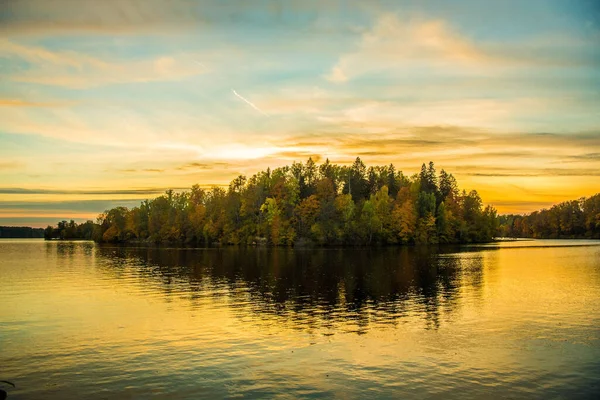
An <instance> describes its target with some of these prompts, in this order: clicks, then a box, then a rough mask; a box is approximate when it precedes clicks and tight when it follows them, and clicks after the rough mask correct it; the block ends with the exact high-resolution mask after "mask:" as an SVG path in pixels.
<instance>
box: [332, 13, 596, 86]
mask: <svg viewBox="0 0 600 400" xmlns="http://www.w3.org/2000/svg"><path fill="white" fill-rule="evenodd" d="M496 40H497V39H496ZM597 56H598V50H597V45H596V43H594V40H589V39H584V38H581V37H578V36H575V35H572V34H571V33H570V32H569V33H566V34H561V35H536V36H531V37H524V38H521V39H520V40H519V42H518V43H509V42H508V43H507V42H502V41H498V40H497V41H492V40H490V39H488V40H487V41H485V40H480V39H479V40H476V39H475V38H471V37H469V36H467V35H465V34H463V33H461V32H459V31H458V30H457V29H455V28H454V27H453V26H452V25H451V24H450V23H448V22H447V21H445V20H441V19H426V18H400V17H399V14H394V13H384V14H381V15H380V16H379V17H378V18H377V19H376V21H375V22H374V24H373V26H372V27H371V28H370V29H368V30H367V31H365V32H364V33H363V34H362V35H361V37H360V39H359V41H358V43H357V44H356V47H355V49H354V50H352V51H349V52H347V53H346V54H344V55H342V56H341V57H340V58H339V59H338V61H337V63H336V64H335V65H333V66H332V67H331V69H330V70H329V71H328V72H327V73H326V74H325V78H326V79H327V80H329V81H330V82H334V83H344V82H348V81H350V80H353V79H356V78H359V77H361V76H364V75H373V76H374V77H379V76H380V75H381V74H382V73H390V72H394V73H395V75H394V76H396V77H402V76H412V77H415V76H417V77H418V76H420V75H421V74H428V75H436V74H446V75H451V76H453V77H454V78H456V77H457V76H465V75H467V76H482V77H485V78H486V79H489V78H490V75H495V74H496V73H497V72H499V71H500V70H506V69H507V68H512V69H514V68H531V67H537V68H552V67H586V68H597V67H598V58H597Z"/></svg>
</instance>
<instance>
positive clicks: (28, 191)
mask: <svg viewBox="0 0 600 400" xmlns="http://www.w3.org/2000/svg"><path fill="white" fill-rule="evenodd" d="M168 189H173V190H183V189H186V188H181V187H179V188H173V187H171V188H169V187H160V188H145V189H118V190H104V189H99V190H61V189H42V188H32V189H26V188H11V187H0V194H61V195H70V194H78V195H128V194H129V195H145V194H148V195H152V194H162V193H164V192H165V191H166V190H168Z"/></svg>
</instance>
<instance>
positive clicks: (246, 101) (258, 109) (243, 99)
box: [231, 89, 269, 117]
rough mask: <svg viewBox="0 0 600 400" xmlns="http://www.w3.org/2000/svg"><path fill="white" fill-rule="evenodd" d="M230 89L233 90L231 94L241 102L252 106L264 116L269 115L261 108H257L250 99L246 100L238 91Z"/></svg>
mask: <svg viewBox="0 0 600 400" xmlns="http://www.w3.org/2000/svg"><path fill="white" fill-rule="evenodd" d="M231 91H232V92H233V94H235V95H236V97H237V98H238V99H240V100H242V101H243V102H245V103H246V104H248V105H249V106H250V107H252V108H254V109H255V110H256V111H258V112H259V113H261V114H262V115H264V116H267V117H268V116H269V114H267V113H266V112H264V111H263V110H261V109H260V108H258V107H257V106H256V105H255V104H254V103H252V102H251V101H249V100H247V99H246V98H245V97H243V96H242V95H241V94H239V93H238V92H236V91H235V89H231Z"/></svg>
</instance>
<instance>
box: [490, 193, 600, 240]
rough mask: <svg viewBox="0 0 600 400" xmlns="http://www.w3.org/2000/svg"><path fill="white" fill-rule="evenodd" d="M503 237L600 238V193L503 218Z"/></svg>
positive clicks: (500, 230) (501, 219)
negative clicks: (525, 213)
mask: <svg viewBox="0 0 600 400" xmlns="http://www.w3.org/2000/svg"><path fill="white" fill-rule="evenodd" d="M499 222H500V227H499V233H498V234H499V235H500V236H504V237H517V238H536V239H584V238H587V239H600V193H597V194H595V195H593V196H591V197H588V198H581V199H579V200H570V201H565V202H562V203H560V204H557V205H555V206H552V207H551V208H550V209H544V210H540V211H534V212H532V213H531V214H528V215H514V214H509V215H501V216H500V217H499Z"/></svg>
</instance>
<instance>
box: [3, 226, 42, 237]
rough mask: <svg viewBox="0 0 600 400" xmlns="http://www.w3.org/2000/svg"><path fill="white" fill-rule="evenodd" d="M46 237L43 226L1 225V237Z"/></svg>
mask: <svg viewBox="0 0 600 400" xmlns="http://www.w3.org/2000/svg"><path fill="white" fill-rule="evenodd" d="M42 237H44V229H43V228H31V227H29V226H0V239H30V238H42Z"/></svg>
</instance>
